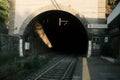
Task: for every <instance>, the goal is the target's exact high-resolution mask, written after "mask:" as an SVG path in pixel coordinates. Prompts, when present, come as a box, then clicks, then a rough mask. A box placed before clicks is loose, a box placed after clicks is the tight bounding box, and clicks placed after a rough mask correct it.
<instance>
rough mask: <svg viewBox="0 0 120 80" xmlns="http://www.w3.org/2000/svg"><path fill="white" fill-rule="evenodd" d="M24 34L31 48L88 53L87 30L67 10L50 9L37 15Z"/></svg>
mask: <svg viewBox="0 0 120 80" xmlns="http://www.w3.org/2000/svg"><path fill="white" fill-rule="evenodd" d="M24 36H25V41H29V42H30V44H31V45H30V46H31V49H30V50H32V49H33V48H34V49H35V50H37V51H38V52H39V51H42V52H45V51H49V50H50V51H53V52H62V53H65V54H74V55H79V56H86V55H87V49H88V35H87V31H86V29H85V27H84V26H83V24H82V23H81V21H80V20H79V19H78V18H77V17H75V16H74V15H72V14H70V13H68V12H65V11H61V10H50V11H46V12H43V13H41V14H39V15H37V16H36V17H34V18H33V19H32V20H31V21H30V22H29V24H28V25H27V27H26V29H25V31H24ZM35 50H33V52H35Z"/></svg>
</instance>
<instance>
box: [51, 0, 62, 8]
mask: <svg viewBox="0 0 120 80" xmlns="http://www.w3.org/2000/svg"><path fill="white" fill-rule="evenodd" d="M51 2H52V4H53V5H54V6H55V8H56V9H57V10H61V8H60V6H59V5H58V3H57V2H56V0H54V1H53V0H51Z"/></svg>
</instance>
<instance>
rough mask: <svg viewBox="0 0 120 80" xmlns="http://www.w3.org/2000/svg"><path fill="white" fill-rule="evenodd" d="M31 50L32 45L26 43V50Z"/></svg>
mask: <svg viewBox="0 0 120 80" xmlns="http://www.w3.org/2000/svg"><path fill="white" fill-rule="evenodd" d="M29 49H30V43H29V42H25V50H29Z"/></svg>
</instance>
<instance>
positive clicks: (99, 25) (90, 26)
mask: <svg viewBox="0 0 120 80" xmlns="http://www.w3.org/2000/svg"><path fill="white" fill-rule="evenodd" d="M88 28H103V29H106V28H108V26H107V24H88Z"/></svg>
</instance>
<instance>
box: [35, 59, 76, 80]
mask: <svg viewBox="0 0 120 80" xmlns="http://www.w3.org/2000/svg"><path fill="white" fill-rule="evenodd" d="M76 61H77V60H76V58H72V57H68V58H64V59H62V60H60V61H59V62H57V63H56V64H55V65H53V66H51V67H49V68H48V69H47V70H45V71H44V72H42V73H41V74H40V75H38V76H37V77H35V79H33V80H71V79H72V74H73V71H74V67H75V64H76Z"/></svg>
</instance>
